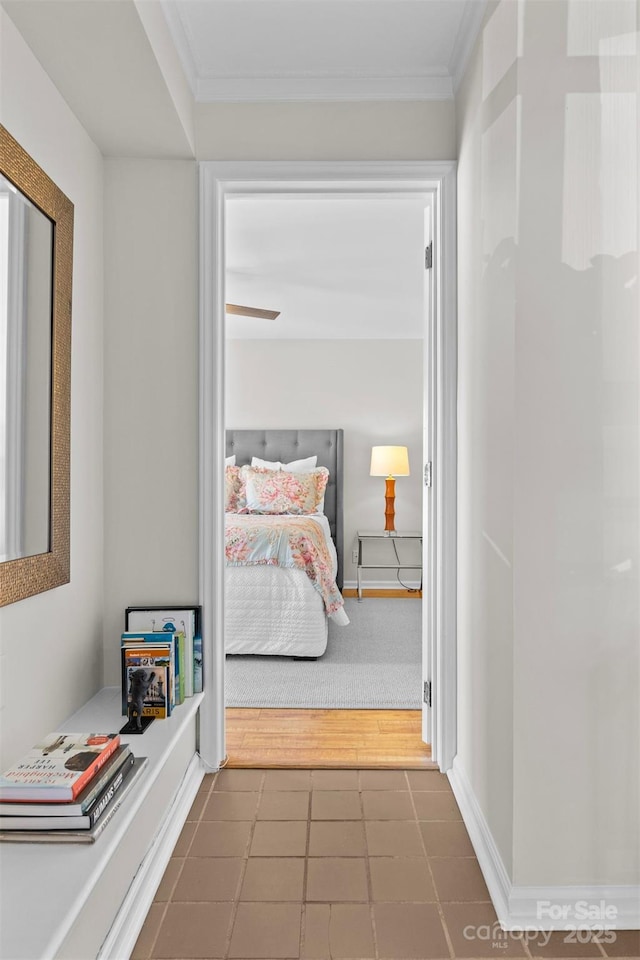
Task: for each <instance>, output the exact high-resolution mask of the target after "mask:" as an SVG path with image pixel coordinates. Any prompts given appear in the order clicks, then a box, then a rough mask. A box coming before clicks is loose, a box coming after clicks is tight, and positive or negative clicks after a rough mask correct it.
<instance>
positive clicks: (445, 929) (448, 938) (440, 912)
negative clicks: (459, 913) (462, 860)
mask: <svg viewBox="0 0 640 960" xmlns="http://www.w3.org/2000/svg"><path fill="white" fill-rule="evenodd" d="M405 776H406V777H407V784H408V786H409V796H410V798H411V806H412V807H413V813H414V816H415V822H416V826H417V828H418V833H419V834H420V843H421V845H422V850H423V853H424V859H425V860H426V862H427V870H428V871H429V876H430V877H431V883H432V884H433V892H434V894H435V897H436V900H435V903H436V909H437V911H438V916H439V917H440V923H441V924H442V929H443V932H444V936H445V940H446V941H447V947H448V948H449V956H450V957H455V955H456V952H455V950H454V949H453V941H452V939H451V935H450V933H449V928H448V926H447V922H446V919H445V916H444V910H443V909H442V904H441V903H440V895H439V893H438V888H437V886H436V878H435V877H434V875H433V870H432V869H431V861H430V859H429V857H428V855H427V847H426V845H425V842H424V834H423V833H422V830H421V829H420V819H419V817H418V810H417V808H416V805H415V801H414V799H413V789H412V787H411V782H410V780H409V776H408V774H407V773H406V771H405Z"/></svg>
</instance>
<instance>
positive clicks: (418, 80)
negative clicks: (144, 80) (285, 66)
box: [195, 73, 453, 103]
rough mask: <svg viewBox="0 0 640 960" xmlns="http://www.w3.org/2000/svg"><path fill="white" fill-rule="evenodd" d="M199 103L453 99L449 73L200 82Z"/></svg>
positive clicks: (197, 97) (198, 89) (208, 80)
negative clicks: (418, 75)
mask: <svg viewBox="0 0 640 960" xmlns="http://www.w3.org/2000/svg"><path fill="white" fill-rule="evenodd" d="M195 97H196V101H197V102H198V103H215V102H219V101H223V102H242V101H251V102H253V103H255V102H268V101H271V102H277V101H292V100H297V101H341V100H345V101H347V100H350V101H354V100H452V99H453V83H452V79H451V77H450V76H449V75H448V74H444V73H443V75H437V76H436V75H434V76H430V77H321V78H320V77H300V78H291V77H264V78H251V79H249V78H238V79H235V78H234V79H223V78H216V79H199V80H198V81H197V85H196V91H195Z"/></svg>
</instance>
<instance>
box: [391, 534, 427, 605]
mask: <svg viewBox="0 0 640 960" xmlns="http://www.w3.org/2000/svg"><path fill="white" fill-rule="evenodd" d="M390 539H391V542H392V544H393V550H394V553H395V555H396V560H397V561H398V567H399V566H400V556H399V554H398V546H397V544H396V541H395V540H394V539H393V537H391V538H390ZM416 569H417V568H416ZM396 579H397V581H398V583H399V584H400V586H401V587H404V589H405V590H406V591H407V592H408V593H419V592H420V591H419V590H418V588H417V587H410V586H408V584H406V583H403V581H402V580H401V579H400V570H399V569H398V570H396Z"/></svg>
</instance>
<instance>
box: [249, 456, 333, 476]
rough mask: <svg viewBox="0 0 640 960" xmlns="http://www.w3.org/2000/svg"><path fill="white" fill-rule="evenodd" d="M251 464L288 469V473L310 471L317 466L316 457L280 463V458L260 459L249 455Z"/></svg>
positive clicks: (268, 468)
mask: <svg viewBox="0 0 640 960" xmlns="http://www.w3.org/2000/svg"><path fill="white" fill-rule="evenodd" d="M251 466H252V467H262V468H263V469H264V470H288V471H289V473H311V471H312V470H315V469H316V467H317V466H318V458H317V457H305V459H304V460H291V461H290V463H281V462H280V460H261V459H260V458H259V457H251Z"/></svg>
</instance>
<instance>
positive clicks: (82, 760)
mask: <svg viewBox="0 0 640 960" xmlns="http://www.w3.org/2000/svg"><path fill="white" fill-rule="evenodd" d="M119 745H120V737H119V735H118V734H117V733H50V734H49V735H48V736H47V737H46V738H45V739H44V740H43V741H42V742H41V743H38V744H36V746H35V747H32V749H31V750H30V751H29V753H28V754H27V755H26V756H25V757H22V759H21V760H19V761H18V762H17V763H16V764H14V766H13V767H11V768H10V769H9V770H6V771H5V772H4V773H3V774H2V776H0V801H3V802H4V801H25V800H26V801H30V800H52V801H57V800H75V799H76V798H77V796H78V794H79V793H80V791H81V790H82V789H83V788H84V787H85V786H86V785H87V784H88V783H90V781H91V780H92V779H93V778H94V777H95V775H96V774H97V773H98V771H99V770H100V769H101V768H102V767H103V766H104V764H105V763H106V762H107V760H108V759H109V757H110V756H111V755H112V754H113V753H114V752H115V751H116V750H117V748H118V747H119Z"/></svg>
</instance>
